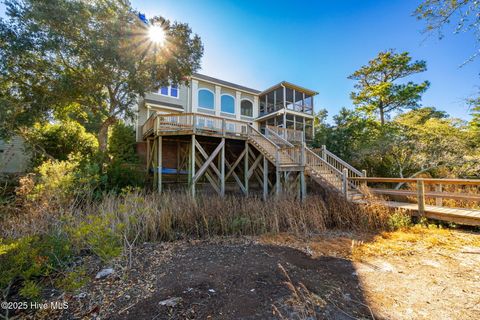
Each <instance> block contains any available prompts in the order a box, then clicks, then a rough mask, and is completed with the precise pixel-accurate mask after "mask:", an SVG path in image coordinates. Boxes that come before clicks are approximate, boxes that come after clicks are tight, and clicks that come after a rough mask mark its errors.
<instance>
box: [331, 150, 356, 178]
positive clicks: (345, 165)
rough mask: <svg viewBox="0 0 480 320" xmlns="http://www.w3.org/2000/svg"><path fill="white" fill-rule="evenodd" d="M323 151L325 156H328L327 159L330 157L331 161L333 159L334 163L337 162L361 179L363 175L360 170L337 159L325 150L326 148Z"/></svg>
mask: <svg viewBox="0 0 480 320" xmlns="http://www.w3.org/2000/svg"><path fill="white" fill-rule="evenodd" d="M324 150H325V153H326V155H328V156H329V157H332V158H333V159H335V161H337V162H339V163H340V164H341V165H343V166H344V167H346V168H347V169H349V170H350V171H352V172H353V173H355V174H357V175H359V176H360V177H363V173H362V172H361V171H360V170H358V169H357V168H355V167H353V166H352V165H351V164H349V163H348V162H345V161H344V160H343V159H341V158H339V157H338V156H337V155H336V154H334V153H332V152H331V151H329V150H327V149H326V148H324Z"/></svg>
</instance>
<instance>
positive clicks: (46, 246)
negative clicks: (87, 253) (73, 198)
mask: <svg viewBox="0 0 480 320" xmlns="http://www.w3.org/2000/svg"><path fill="white" fill-rule="evenodd" d="M72 257H73V255H72V247H71V245H70V242H69V239H68V237H67V235H66V234H65V233H62V232H57V233H51V234H45V235H35V236H26V237H22V238H19V239H16V240H3V241H1V242H0V270H2V272H1V274H0V288H8V287H10V285H12V284H13V283H14V282H15V281H16V280H20V281H21V282H22V286H21V288H20V291H19V293H20V294H21V295H22V296H23V297H25V298H29V299H36V298H38V296H39V295H40V291H41V285H40V283H39V282H38V281H37V280H38V279H40V278H41V277H44V276H48V275H50V274H51V273H52V272H56V270H61V269H63V268H65V266H66V265H68V264H69V263H70V262H71V259H72Z"/></svg>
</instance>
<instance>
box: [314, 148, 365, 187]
mask: <svg viewBox="0 0 480 320" xmlns="http://www.w3.org/2000/svg"><path fill="white" fill-rule="evenodd" d="M320 156H321V157H322V158H323V159H324V160H325V161H326V162H327V163H328V164H330V165H331V166H333V167H334V168H335V169H337V170H338V171H340V172H342V173H343V172H344V173H345V175H346V178H347V180H348V178H361V177H366V176H367V174H366V171H365V170H363V171H360V170H358V169H356V168H355V167H353V166H352V165H350V164H349V163H347V162H346V161H344V160H342V159H341V158H339V157H338V156H337V155H335V154H334V153H332V152H331V151H329V150H327V148H326V146H325V145H322V149H321V152H320ZM362 184H363V183H361V182H360V181H358V180H348V184H347V187H351V188H354V189H357V188H359V187H360V186H361V185H362Z"/></svg>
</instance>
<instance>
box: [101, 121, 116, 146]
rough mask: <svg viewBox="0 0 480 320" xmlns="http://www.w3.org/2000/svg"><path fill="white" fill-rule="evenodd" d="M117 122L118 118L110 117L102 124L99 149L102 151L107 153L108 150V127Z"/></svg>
mask: <svg viewBox="0 0 480 320" xmlns="http://www.w3.org/2000/svg"><path fill="white" fill-rule="evenodd" d="M115 122H117V119H116V118H115V117H108V118H107V119H106V120H105V121H104V122H103V123H102V125H101V126H100V130H98V134H97V140H98V149H99V150H100V152H102V153H105V152H106V151H107V144H108V129H109V128H110V126H111V125H112V124H115Z"/></svg>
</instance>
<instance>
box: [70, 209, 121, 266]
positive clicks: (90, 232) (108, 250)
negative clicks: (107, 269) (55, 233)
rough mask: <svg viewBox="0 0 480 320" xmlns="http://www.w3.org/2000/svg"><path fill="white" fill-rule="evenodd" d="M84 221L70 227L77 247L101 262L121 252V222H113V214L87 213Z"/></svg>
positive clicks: (107, 260)
mask: <svg viewBox="0 0 480 320" xmlns="http://www.w3.org/2000/svg"><path fill="white" fill-rule="evenodd" d="M85 220H86V221H81V222H80V223H79V224H78V225H74V226H72V227H70V229H69V233H70V235H71V236H72V239H73V241H74V242H75V243H76V245H77V246H78V248H84V249H87V250H89V251H90V252H92V253H94V254H95V255H96V256H98V257H99V258H100V259H101V260H102V261H103V262H109V261H110V260H111V259H113V258H115V257H117V256H119V255H120V254H121V253H122V238H121V232H122V229H123V225H122V224H114V223H112V222H113V214H105V215H88V216H87V217H86V218H85Z"/></svg>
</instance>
